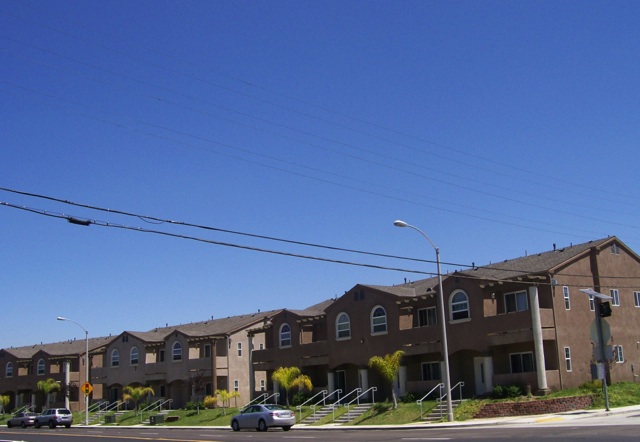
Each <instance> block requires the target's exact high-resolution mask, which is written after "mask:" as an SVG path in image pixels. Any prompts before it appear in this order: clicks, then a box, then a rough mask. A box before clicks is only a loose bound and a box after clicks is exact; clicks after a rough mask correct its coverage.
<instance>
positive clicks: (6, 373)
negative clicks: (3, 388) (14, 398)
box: [4, 362, 13, 378]
mask: <svg viewBox="0 0 640 442" xmlns="http://www.w3.org/2000/svg"><path fill="white" fill-rule="evenodd" d="M4 377H6V378H12V377H13V363H12V362H7V366H6V367H5V369H4Z"/></svg>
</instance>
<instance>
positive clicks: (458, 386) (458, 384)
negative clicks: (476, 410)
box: [437, 381, 464, 418]
mask: <svg viewBox="0 0 640 442" xmlns="http://www.w3.org/2000/svg"><path fill="white" fill-rule="evenodd" d="M462 387H464V382H462V381H460V382H458V383H457V384H456V385H454V386H453V387H451V390H449V391H448V392H445V394H444V395H442V396H440V397H439V398H438V399H437V402H438V403H440V404H441V403H442V401H443V400H444V398H446V397H447V394H451V392H452V391H453V390H455V389H456V388H459V390H460V393H459V395H460V400H462ZM451 400H453V397H452V398H451ZM440 417H441V418H442V417H443V414H442V407H440Z"/></svg>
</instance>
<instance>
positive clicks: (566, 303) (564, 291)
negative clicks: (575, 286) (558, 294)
mask: <svg viewBox="0 0 640 442" xmlns="http://www.w3.org/2000/svg"><path fill="white" fill-rule="evenodd" d="M562 295H563V296H564V308H565V310H571V299H570V298H569V287H567V286H566V285H565V286H564V287H562Z"/></svg>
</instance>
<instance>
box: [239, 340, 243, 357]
mask: <svg viewBox="0 0 640 442" xmlns="http://www.w3.org/2000/svg"><path fill="white" fill-rule="evenodd" d="M238 357H242V342H238Z"/></svg>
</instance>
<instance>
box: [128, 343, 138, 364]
mask: <svg viewBox="0 0 640 442" xmlns="http://www.w3.org/2000/svg"><path fill="white" fill-rule="evenodd" d="M139 356H140V354H139V353H138V347H131V352H130V353H129V364H130V365H138V362H139V360H140V357H139Z"/></svg>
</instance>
